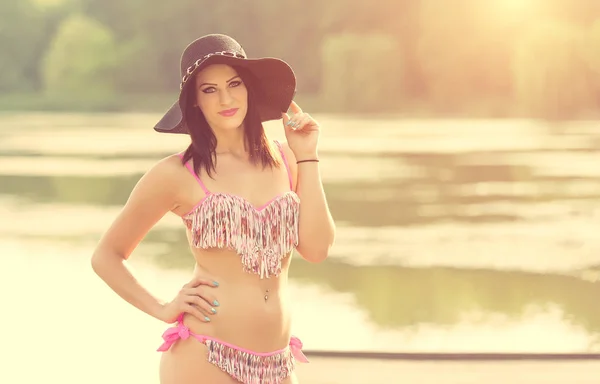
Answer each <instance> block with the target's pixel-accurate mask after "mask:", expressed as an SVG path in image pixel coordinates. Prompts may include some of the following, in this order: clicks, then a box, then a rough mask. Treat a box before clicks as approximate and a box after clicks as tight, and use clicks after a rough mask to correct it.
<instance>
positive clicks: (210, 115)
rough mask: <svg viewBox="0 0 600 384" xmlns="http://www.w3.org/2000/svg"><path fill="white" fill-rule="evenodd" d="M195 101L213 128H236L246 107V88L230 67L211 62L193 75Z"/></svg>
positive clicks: (242, 119)
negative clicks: (194, 79) (194, 76)
mask: <svg viewBox="0 0 600 384" xmlns="http://www.w3.org/2000/svg"><path fill="white" fill-rule="evenodd" d="M196 102H197V104H198V107H200V110H202V113H203V114H204V117H205V118H206V121H207V122H208V124H209V125H210V126H211V128H212V129H213V130H231V129H237V128H239V127H241V126H242V124H243V122H244V118H245V117H246V112H247V110H248V90H247V89H246V85H245V84H244V83H243V82H242V79H241V78H240V77H239V75H238V73H237V72H236V71H235V70H234V69H233V68H232V67H230V66H228V65H225V64H213V65H209V66H208V67H206V68H204V69H202V70H201V71H200V72H199V73H198V75H196Z"/></svg>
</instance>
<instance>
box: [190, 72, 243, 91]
mask: <svg viewBox="0 0 600 384" xmlns="http://www.w3.org/2000/svg"><path fill="white" fill-rule="evenodd" d="M238 77H240V75H235V76H233V77H232V78H231V79H229V80H227V81H226V83H229V82H230V81H231V80H233V79H237V78H238ZM203 85H213V86H215V87H216V86H217V84H213V83H202V84H200V85H199V86H198V88H200V87H202V86H203Z"/></svg>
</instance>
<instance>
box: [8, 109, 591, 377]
mask: <svg viewBox="0 0 600 384" xmlns="http://www.w3.org/2000/svg"><path fill="white" fill-rule="evenodd" d="M157 118H159V116H158V115H151V114H96V115H94V114H85V115H76V114H26V115H15V114H7V115H1V116H0V278H1V282H0V286H1V288H2V292H3V294H2V295H3V301H4V302H5V303H6V306H5V308H6V309H8V314H9V315H8V316H5V319H3V320H2V321H4V322H7V324H6V325H5V327H4V330H5V332H6V333H7V335H5V337H4V339H5V345H10V346H11V349H10V350H7V349H6V348H5V350H4V351H3V352H0V357H3V360H4V361H6V360H5V359H10V360H11V361H16V362H15V364H13V365H11V369H12V370H13V374H14V375H17V376H18V375H20V374H19V373H17V372H23V371H21V369H26V367H29V366H30V365H31V362H32V361H34V362H35V364H41V365H42V366H41V367H40V372H45V373H44V375H46V374H48V375H50V376H52V374H53V373H55V374H61V372H62V374H64V369H65V363H64V361H65V360H67V361H69V364H77V366H78V367H79V368H78V369H79V370H82V372H83V371H84V370H87V369H95V370H98V362H97V359H101V360H102V361H107V360H110V361H111V364H113V365H111V367H112V366H114V364H116V367H115V368H114V369H115V370H118V369H121V368H123V369H129V370H131V364H137V365H136V367H138V368H140V369H144V368H145V369H146V371H148V369H147V367H148V364H149V362H150V364H154V362H155V361H156V359H157V358H158V356H157V353H156V352H154V351H155V349H156V347H157V346H158V345H159V344H160V341H161V340H160V334H161V333H162V331H163V329H164V326H163V325H162V324H159V323H158V322H156V321H155V320H153V319H151V318H149V317H148V316H146V315H144V314H141V313H139V312H138V311H137V310H135V309H134V308H133V307H131V306H129V304H127V303H124V302H123V301H122V300H121V299H119V298H118V297H117V296H116V295H114V294H113V293H112V291H110V290H109V289H108V288H107V287H105V286H104V285H103V283H102V282H101V281H100V280H99V279H98V278H97V277H96V276H95V275H94V274H93V272H92V271H91V268H90V265H89V258H90V256H91V252H92V250H93V248H94V246H95V244H96V242H97V241H98V238H99V236H100V235H101V233H102V232H103V231H104V230H105V229H106V227H107V226H108V225H109V224H110V222H111V220H112V219H113V218H114V217H115V215H116V214H117V213H118V211H119V209H120V207H121V206H122V205H123V204H124V202H125V201H126V199H127V197H128V194H129V192H130V190H131V188H132V187H133V186H134V184H135V183H136V182H137V180H138V179H139V178H140V176H141V175H142V174H143V172H145V171H146V170H147V169H148V168H150V167H151V166H152V164H153V163H154V162H156V161H157V160H159V159H160V158H162V157H164V156H167V155H168V154H171V153H174V152H176V151H179V150H181V149H182V148H184V147H185V146H186V145H187V140H188V139H187V137H186V136H180V135H164V134H163V135H161V134H158V133H155V132H154V131H152V129H151V127H152V126H153V124H154V122H155V121H156V120H157ZM317 118H318V119H319V120H320V121H321V123H322V124H323V130H324V131H323V135H322V139H321V143H322V144H321V154H322V156H321V157H322V159H323V161H322V167H323V177H324V182H325V184H326V192H327V195H328V199H329V202H330V206H331V209H332V212H333V215H334V217H335V219H336V222H337V224H338V235H337V240H336V245H335V248H334V250H333V252H332V254H331V256H330V258H329V259H328V260H327V261H326V262H324V263H322V264H317V265H313V264H309V263H307V262H304V261H302V260H301V259H300V257H295V258H294V261H293V263H292V268H291V272H290V273H291V282H292V284H291V287H292V297H293V299H294V305H293V308H294V314H295V315H294V316H295V317H294V333H295V334H297V335H298V336H300V337H301V338H302V340H303V342H304V345H305V348H306V349H309V350H361V351H387V352H600V310H599V309H598V297H600V283H599V276H600V237H599V236H598V235H597V234H598V233H600V232H599V223H600V166H599V165H598V164H599V161H598V160H599V157H598V149H600V134H597V133H595V132H598V130H597V128H596V127H595V124H596V123H595V122H578V123H570V124H568V125H565V126H562V127H547V126H545V125H542V124H539V123H535V122H529V121H513V120H511V121H501V120H492V121H476V120H474V121H462V120H461V121H450V120H439V121H436V120H431V121H418V120H416V121H408V120H399V119H393V118H370V119H366V118H350V117H347V118H343V117H339V116H338V117H336V116H326V115H323V116H317ZM267 129H268V131H269V132H270V134H271V135H272V137H275V138H280V139H282V138H283V137H284V136H283V132H282V131H281V129H280V126H279V125H278V124H276V123H269V124H268V125H267ZM131 260H132V261H131V263H132V265H133V266H134V268H135V271H134V272H135V274H136V276H137V277H138V278H139V279H140V280H141V281H142V283H143V284H145V285H146V286H147V287H148V288H149V289H150V290H151V291H152V292H153V293H155V294H156V295H158V296H161V297H164V298H170V297H172V296H173V295H174V294H175V292H176V291H177V289H178V288H179V287H180V286H181V284H182V283H183V282H185V281H187V279H188V277H189V274H190V272H191V269H192V267H193V264H192V263H193V261H192V257H191V254H190V252H189V250H188V246H187V243H186V240H185V232H184V231H183V226H182V225H181V223H180V220H179V219H178V218H177V217H175V216H174V215H171V216H168V217H165V218H164V219H163V220H162V221H161V222H160V223H159V225H158V226H157V227H156V228H155V229H153V230H152V231H151V232H150V233H149V235H148V236H147V238H146V239H145V240H144V241H143V243H142V244H141V245H140V247H139V248H138V249H137V250H136V251H135V252H134V254H133V256H132V259H131ZM12 319H14V320H12ZM10 329H15V332H11V331H9V330H10ZM40 341H42V346H41V348H40V346H39V345H37V344H35V343H39V342H40ZM32 345H36V348H34V349H33V350H32ZM132 355H133V356H136V358H135V360H134V361H135V362H134V363H132V361H131V359H130V358H128V357H129V356H132ZM15 358H16V360H15ZM40 362H41V363H40ZM119 364H121V366H119ZM37 366H38V367H39V365H37ZM119 367H120V368H119ZM111 369H112V368H111ZM9 372H10V371H9ZM38 374H39V373H38ZM17 376H12V377H13V378H14V377H17ZM154 376H155V368H152V369H151V370H150V372H149V373H148V378H152V379H149V380H155V377H154ZM40 377H41V376H40ZM98 377H102V375H99V376H98ZM138 379H139V377H138ZM98 380H99V381H98V382H102V381H100V379H98ZM65 382H67V381H65ZM140 382H141V381H140ZM145 382H150V381H145Z"/></svg>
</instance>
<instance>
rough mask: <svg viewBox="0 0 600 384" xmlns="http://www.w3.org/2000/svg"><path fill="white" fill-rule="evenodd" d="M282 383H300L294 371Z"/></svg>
mask: <svg viewBox="0 0 600 384" xmlns="http://www.w3.org/2000/svg"><path fill="white" fill-rule="evenodd" d="M282 384H299V382H298V378H297V377H296V374H295V373H292V374H291V375H290V376H289V377H288V378H287V379H285V380H284V381H283V383H282Z"/></svg>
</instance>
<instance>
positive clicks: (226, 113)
mask: <svg viewBox="0 0 600 384" xmlns="http://www.w3.org/2000/svg"><path fill="white" fill-rule="evenodd" d="M238 109H239V108H231V109H226V110H224V111H221V112H219V115H221V116H225V117H231V116H233V115H235V114H236V112H237V111H238Z"/></svg>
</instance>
